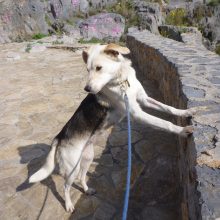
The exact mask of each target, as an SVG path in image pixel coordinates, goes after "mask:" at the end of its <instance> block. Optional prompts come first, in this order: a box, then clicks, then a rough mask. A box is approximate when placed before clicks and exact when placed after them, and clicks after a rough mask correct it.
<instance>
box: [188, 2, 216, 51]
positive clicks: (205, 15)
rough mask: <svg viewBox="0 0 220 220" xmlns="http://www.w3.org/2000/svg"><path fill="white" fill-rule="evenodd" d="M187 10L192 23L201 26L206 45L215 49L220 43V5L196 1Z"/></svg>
mask: <svg viewBox="0 0 220 220" xmlns="http://www.w3.org/2000/svg"><path fill="white" fill-rule="evenodd" d="M187 12H188V19H189V20H190V21H192V25H194V26H199V27H200V30H201V32H202V34H203V36H204V37H205V38H206V41H205V42H204V43H205V46H206V47H207V48H208V49H210V50H214V49H215V47H216V46H217V45H220V6H215V7H213V6H207V5H205V4H203V3H202V2H195V3H191V4H189V7H188V8H187Z"/></svg>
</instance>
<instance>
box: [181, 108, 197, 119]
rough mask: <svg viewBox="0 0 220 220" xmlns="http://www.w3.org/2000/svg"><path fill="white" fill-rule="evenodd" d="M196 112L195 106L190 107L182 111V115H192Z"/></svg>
mask: <svg viewBox="0 0 220 220" xmlns="http://www.w3.org/2000/svg"><path fill="white" fill-rule="evenodd" d="M196 112H197V110H196V109H195V108H190V109H187V110H185V111H184V114H183V115H182V116H184V117H192V116H193V115H195V114H196Z"/></svg>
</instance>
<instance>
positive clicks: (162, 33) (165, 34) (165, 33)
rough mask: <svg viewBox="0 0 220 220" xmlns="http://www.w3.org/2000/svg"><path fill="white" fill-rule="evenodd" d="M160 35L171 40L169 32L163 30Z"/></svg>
mask: <svg viewBox="0 0 220 220" xmlns="http://www.w3.org/2000/svg"><path fill="white" fill-rule="evenodd" d="M160 34H161V35H162V36H163V37H166V38H170V34H169V33H168V32H167V31H165V30H161V31H160Z"/></svg>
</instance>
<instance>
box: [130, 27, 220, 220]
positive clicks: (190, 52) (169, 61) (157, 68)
mask: <svg viewBox="0 0 220 220" xmlns="http://www.w3.org/2000/svg"><path fill="white" fill-rule="evenodd" d="M127 44H128V47H129V48H130V50H131V52H132V56H133V60H134V62H135V63H136V64H137V66H138V68H139V70H140V71H139V73H140V74H142V76H144V77H146V78H147V79H150V80H153V81H155V82H156V83H157V84H158V89H159V90H160V91H161V93H162V94H163V96H164V100H165V102H166V103H167V104H169V105H172V106H175V107H177V108H183V109H185V108H189V107H196V108H197V109H198V111H197V114H196V116H195V117H193V119H192V120H191V121H190V120H189V119H188V120H183V119H180V118H178V119H177V118H176V122H177V123H178V124H186V123H192V124H193V125H194V127H195V131H194V134H193V135H192V136H191V137H189V138H188V139H187V140H184V139H181V138H180V139H179V172H180V176H179V178H180V183H181V186H180V188H181V194H182V198H181V216H182V219H183V220H186V219H191V220H197V219H205V220H208V219H216V218H220V209H219V207H220V169H219V168H220V142H219V138H220V132H219V130H220V58H219V56H218V55H216V54H214V53H212V52H210V51H208V50H206V49H205V48H204V47H198V45H196V44H193V42H192V43H191V44H190V42H187V44H184V43H182V42H177V41H174V40H172V39H168V38H163V37H161V36H158V35H153V34H152V33H150V32H149V31H138V30H134V29H133V31H132V30H130V32H129V34H128V37H127Z"/></svg>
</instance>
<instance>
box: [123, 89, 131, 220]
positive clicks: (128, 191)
mask: <svg viewBox="0 0 220 220" xmlns="http://www.w3.org/2000/svg"><path fill="white" fill-rule="evenodd" d="M124 101H125V106H126V114H127V123H128V171H127V182H126V191H125V198H124V207H123V215H122V220H126V219H127V212H128V203H129V194H130V184H131V120H130V109H129V101H128V96H127V94H126V93H125V95H124Z"/></svg>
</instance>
